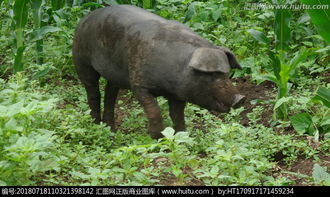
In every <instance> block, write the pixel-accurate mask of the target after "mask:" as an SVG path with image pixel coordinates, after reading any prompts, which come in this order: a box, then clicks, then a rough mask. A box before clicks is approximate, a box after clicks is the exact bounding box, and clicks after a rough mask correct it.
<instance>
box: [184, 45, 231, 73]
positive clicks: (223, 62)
mask: <svg viewBox="0 0 330 197" xmlns="http://www.w3.org/2000/svg"><path fill="white" fill-rule="evenodd" d="M188 66H190V67H192V68H194V69H196V70H199V71H203V72H223V73H228V72H229V71H230V65H229V61H228V57H227V55H226V54H225V52H224V51H222V50H219V49H211V48H198V49H196V50H195V51H194V53H193V54H192V56H191V59H190V62H189V64H188Z"/></svg>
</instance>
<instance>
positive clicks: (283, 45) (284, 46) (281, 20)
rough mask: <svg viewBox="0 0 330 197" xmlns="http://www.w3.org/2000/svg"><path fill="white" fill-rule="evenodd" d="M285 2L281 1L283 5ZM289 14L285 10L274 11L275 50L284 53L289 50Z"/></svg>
mask: <svg viewBox="0 0 330 197" xmlns="http://www.w3.org/2000/svg"><path fill="white" fill-rule="evenodd" d="M285 3H286V1H281V3H280V4H281V5H284V4H285ZM289 21H290V13H289V11H288V10H286V9H276V10H275V45H276V50H282V51H286V50H288V49H289V40H290V37H291V30H290V28H289Z"/></svg>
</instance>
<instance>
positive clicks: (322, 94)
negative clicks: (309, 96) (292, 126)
mask: <svg viewBox="0 0 330 197" xmlns="http://www.w3.org/2000/svg"><path fill="white" fill-rule="evenodd" d="M313 100H320V101H322V102H323V104H324V105H325V106H327V107H328V108H330V90H329V89H327V88H324V87H320V88H319V89H318V90H317V92H316V96H315V97H314V98H313Z"/></svg>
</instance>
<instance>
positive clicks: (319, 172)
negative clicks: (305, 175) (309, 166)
mask: <svg viewBox="0 0 330 197" xmlns="http://www.w3.org/2000/svg"><path fill="white" fill-rule="evenodd" d="M312 175H313V179H314V181H315V182H316V183H318V184H320V183H321V184H322V182H325V185H328V186H329V183H330V174H329V173H328V172H327V171H326V169H325V168H323V167H321V166H320V165H319V164H317V163H316V164H314V167H313V173H312Z"/></svg>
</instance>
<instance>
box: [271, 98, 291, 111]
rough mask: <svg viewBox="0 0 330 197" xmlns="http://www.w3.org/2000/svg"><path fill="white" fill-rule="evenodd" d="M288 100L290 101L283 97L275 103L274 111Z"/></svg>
mask: <svg viewBox="0 0 330 197" xmlns="http://www.w3.org/2000/svg"><path fill="white" fill-rule="evenodd" d="M289 100H291V98H290V97H283V98H280V99H278V100H277V101H276V103H275V106H274V110H275V109H277V108H279V107H280V106H281V105H282V104H283V103H286V102H288V101H289Z"/></svg>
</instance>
